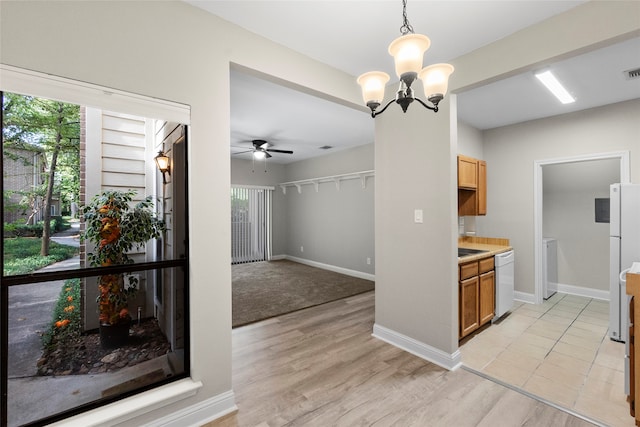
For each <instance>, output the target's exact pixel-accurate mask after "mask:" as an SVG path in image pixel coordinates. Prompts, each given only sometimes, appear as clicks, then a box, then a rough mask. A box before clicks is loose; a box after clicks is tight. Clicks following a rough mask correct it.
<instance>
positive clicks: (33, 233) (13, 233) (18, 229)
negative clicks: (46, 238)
mask: <svg viewBox="0 0 640 427" xmlns="http://www.w3.org/2000/svg"><path fill="white" fill-rule="evenodd" d="M70 227H71V224H69V218H68V217H66V218H63V217H60V216H56V217H53V218H52V219H51V230H52V231H53V232H54V233H59V232H60V231H64V230H67V229H69V228H70ZM43 228H44V224H43V222H42V221H39V222H38V223H37V224H25V223H24V221H16V222H12V223H6V222H5V223H4V236H5V237H42V232H43V231H42V230H43Z"/></svg>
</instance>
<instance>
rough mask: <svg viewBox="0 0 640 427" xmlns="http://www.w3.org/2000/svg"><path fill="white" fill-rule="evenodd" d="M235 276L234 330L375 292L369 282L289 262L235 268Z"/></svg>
mask: <svg viewBox="0 0 640 427" xmlns="http://www.w3.org/2000/svg"><path fill="white" fill-rule="evenodd" d="M232 274H233V316H232V322H233V327H236V326H241V325H246V324H248V323H253V322H257V321H260V320H264V319H268V318H270V317H274V316H278V315H281V314H285V313H290V312H292V311H297V310H300V309H303V308H307V307H312V306H315V305H319V304H324V303H327V302H330V301H335V300H338V299H341V298H346V297H348V296H351V295H356V294H360V293H363V292H368V291H372V290H373V289H374V282H372V281H370V280H365V279H359V278H357V277H351V276H347V275H344V274H340V273H334V272H332V271H328V270H322V269H319V268H314V267H310V266H308V265H304V264H300V263H297V262H293V261H287V260H280V261H269V262H253V263H248V264H236V265H233V266H232Z"/></svg>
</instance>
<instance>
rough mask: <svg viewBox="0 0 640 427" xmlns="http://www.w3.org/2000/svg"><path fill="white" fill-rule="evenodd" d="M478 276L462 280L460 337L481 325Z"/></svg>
mask: <svg viewBox="0 0 640 427" xmlns="http://www.w3.org/2000/svg"><path fill="white" fill-rule="evenodd" d="M479 303H480V295H479V286H478V276H474V277H472V278H470V279H467V280H462V281H461V282H460V308H459V310H460V338H462V337H464V336H466V335H469V334H470V333H471V332H473V331H475V330H476V329H478V328H479V327H480V323H479V312H480V307H479Z"/></svg>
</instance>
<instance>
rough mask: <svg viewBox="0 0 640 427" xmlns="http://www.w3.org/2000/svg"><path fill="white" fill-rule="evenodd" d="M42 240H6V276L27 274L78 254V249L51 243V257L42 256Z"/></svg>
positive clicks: (20, 238)
mask: <svg viewBox="0 0 640 427" xmlns="http://www.w3.org/2000/svg"><path fill="white" fill-rule="evenodd" d="M41 245H42V239H40V238H37V237H13V238H8V239H4V275H5V276H12V275H16V274H27V273H31V272H32V271H35V270H38V269H40V268H42V267H46V266H47V265H49V264H53V263H55V262H58V261H63V260H65V259H68V258H71V257H72V256H75V255H77V254H78V248H74V247H71V246H66V245H60V244H58V243H56V242H51V247H50V251H49V255H47V256H44V257H43V256H41V255H40V247H41Z"/></svg>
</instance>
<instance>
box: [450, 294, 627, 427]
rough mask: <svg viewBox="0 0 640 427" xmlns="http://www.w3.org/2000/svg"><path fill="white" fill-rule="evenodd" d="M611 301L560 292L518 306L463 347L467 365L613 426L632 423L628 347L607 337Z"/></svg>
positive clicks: (463, 358)
mask: <svg viewBox="0 0 640 427" xmlns="http://www.w3.org/2000/svg"><path fill="white" fill-rule="evenodd" d="M608 323H609V303H608V302H606V301H600V300H594V299H591V298H583V297H579V296H575V295H567V294H560V293H556V294H555V295H553V296H552V297H551V298H549V299H548V300H547V301H545V302H544V303H543V304H540V305H535V304H525V303H518V302H516V304H515V305H514V309H513V310H512V311H511V313H510V314H509V315H508V316H507V317H505V318H503V319H502V320H501V321H500V322H498V323H496V324H493V325H491V326H489V327H487V328H486V329H484V330H482V331H481V332H479V333H478V334H476V335H475V336H473V337H472V338H471V339H468V340H467V339H465V341H464V342H463V343H461V344H462V345H461V347H460V352H461V353H462V363H463V364H464V365H465V366H468V367H469V368H471V369H474V370H477V371H480V372H483V373H484V374H486V375H488V376H490V377H494V378H496V379H499V380H501V381H503V382H505V383H508V384H511V385H514V386H516V387H519V388H522V389H523V390H526V391H528V392H529V393H531V394H534V395H536V396H540V397H542V398H544V399H547V400H549V401H551V402H553V403H555V404H557V405H559V406H562V407H565V408H568V409H570V410H572V411H574V412H576V413H579V414H583V415H585V416H587V417H589V418H592V419H595V420H598V421H600V422H602V423H603V424H605V425H609V426H616V427H617V426H620V427H626V426H633V425H634V422H633V418H632V417H631V416H630V415H629V407H628V404H627V401H626V395H625V394H624V351H625V346H624V344H622V343H618V342H615V341H611V340H610V339H609V337H608V336H607V327H608V326H607V325H608Z"/></svg>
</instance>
